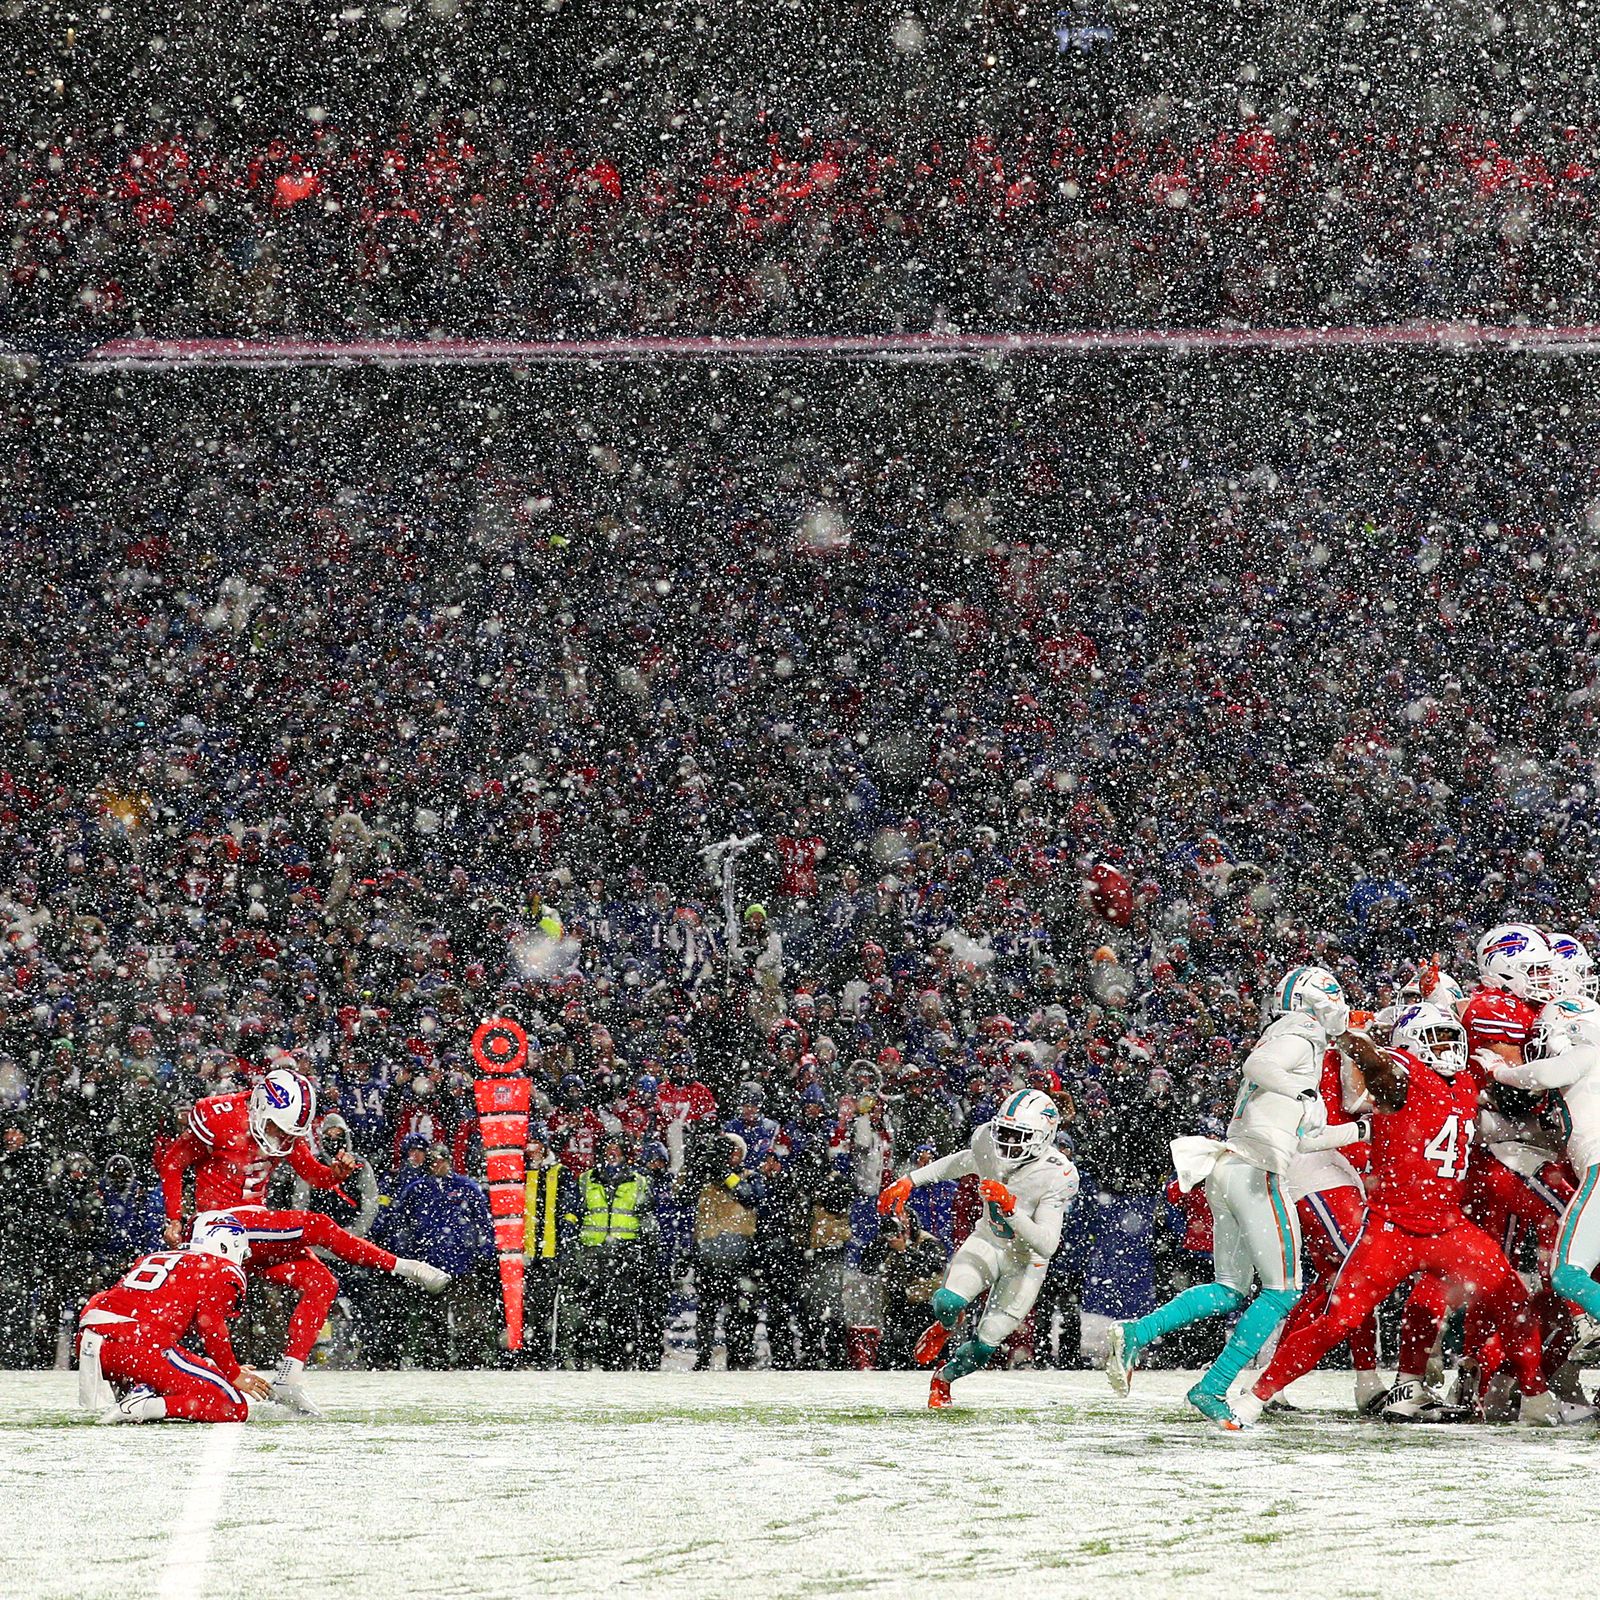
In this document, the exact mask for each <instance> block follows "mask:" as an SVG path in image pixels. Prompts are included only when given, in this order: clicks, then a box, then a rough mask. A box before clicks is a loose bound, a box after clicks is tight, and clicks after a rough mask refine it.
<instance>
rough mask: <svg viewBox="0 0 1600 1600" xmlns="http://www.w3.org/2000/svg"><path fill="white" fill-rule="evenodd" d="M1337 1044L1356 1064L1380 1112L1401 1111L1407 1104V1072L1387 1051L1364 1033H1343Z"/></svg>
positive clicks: (1335, 1041) (1336, 1041)
mask: <svg viewBox="0 0 1600 1600" xmlns="http://www.w3.org/2000/svg"><path fill="white" fill-rule="evenodd" d="M1334 1043H1335V1044H1336V1045H1338V1047H1339V1049H1340V1050H1342V1051H1343V1052H1344V1054H1345V1055H1346V1056H1348V1057H1349V1058H1350V1060H1351V1061H1353V1062H1354V1063H1355V1066H1356V1071H1357V1072H1359V1073H1360V1074H1361V1080H1362V1083H1363V1084H1364V1085H1365V1086H1366V1090H1367V1093H1368V1094H1370V1095H1371V1096H1372V1103H1373V1104H1374V1105H1375V1106H1376V1107H1377V1108H1378V1109H1379V1110H1380V1111H1398V1110H1399V1109H1400V1108H1401V1106H1403V1105H1404V1104H1405V1103H1406V1088H1407V1084H1408V1080H1407V1076H1406V1070H1405V1068H1404V1067H1403V1066H1401V1064H1400V1063H1399V1062H1398V1061H1397V1060H1396V1059H1395V1058H1394V1057H1393V1056H1392V1055H1390V1054H1389V1052H1388V1051H1387V1050H1385V1049H1383V1048H1382V1047H1381V1046H1379V1045H1375V1044H1374V1043H1373V1042H1372V1040H1370V1039H1369V1038H1368V1037H1367V1036H1366V1034H1364V1033H1354V1032H1351V1033H1342V1034H1340V1035H1339V1037H1338V1038H1337V1039H1336V1040H1334Z"/></svg>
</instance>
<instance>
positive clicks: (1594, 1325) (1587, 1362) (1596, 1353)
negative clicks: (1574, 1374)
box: [1567, 1314, 1600, 1371]
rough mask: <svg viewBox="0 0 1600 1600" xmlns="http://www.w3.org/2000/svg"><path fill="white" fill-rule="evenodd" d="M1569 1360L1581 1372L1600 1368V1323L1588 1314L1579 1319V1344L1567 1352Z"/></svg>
mask: <svg viewBox="0 0 1600 1600" xmlns="http://www.w3.org/2000/svg"><path fill="white" fill-rule="evenodd" d="M1567 1360H1568V1361H1569V1362H1570V1363H1571V1364H1572V1365H1573V1366H1575V1367H1577V1368H1579V1370H1580V1371H1581V1370H1582V1369H1583V1368H1584V1367H1595V1366H1600V1322H1596V1321H1595V1320H1594V1318H1593V1317H1591V1316H1589V1315H1587V1314H1585V1315H1584V1316H1581V1317H1579V1318H1578V1338H1577V1342H1576V1343H1575V1344H1574V1345H1573V1346H1572V1348H1571V1349H1570V1350H1569V1351H1568V1352H1567Z"/></svg>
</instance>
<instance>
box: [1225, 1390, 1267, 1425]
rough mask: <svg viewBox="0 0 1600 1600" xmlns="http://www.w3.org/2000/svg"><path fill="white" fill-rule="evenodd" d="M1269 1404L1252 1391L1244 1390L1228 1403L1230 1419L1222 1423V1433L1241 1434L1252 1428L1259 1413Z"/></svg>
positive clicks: (1259, 1417)
mask: <svg viewBox="0 0 1600 1600" xmlns="http://www.w3.org/2000/svg"><path fill="white" fill-rule="evenodd" d="M1268 1404H1269V1402H1268V1401H1265V1400H1263V1399H1261V1397H1260V1396H1259V1395H1257V1394H1256V1392H1255V1390H1254V1389H1246V1390H1245V1391H1244V1392H1243V1393H1242V1394H1236V1395H1234V1396H1233V1398H1232V1399H1231V1400H1229V1402H1228V1410H1229V1411H1230V1412H1231V1413H1232V1415H1231V1417H1230V1418H1229V1419H1228V1420H1227V1421H1225V1422H1223V1423H1222V1430H1223V1432H1224V1433H1243V1432H1244V1431H1245V1430H1246V1429H1248V1428H1253V1427H1254V1426H1255V1425H1256V1424H1257V1423H1258V1422H1259V1421H1260V1420H1261V1413H1262V1412H1263V1411H1265V1410H1266V1408H1267V1406H1268Z"/></svg>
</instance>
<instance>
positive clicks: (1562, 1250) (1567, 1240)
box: [1556, 1167, 1600, 1261]
mask: <svg viewBox="0 0 1600 1600" xmlns="http://www.w3.org/2000/svg"><path fill="white" fill-rule="evenodd" d="M1596 1179H1600V1167H1590V1168H1589V1170H1588V1171H1587V1172H1586V1173H1585V1174H1584V1177H1583V1186H1582V1188H1580V1189H1579V1190H1578V1192H1577V1194H1576V1196H1575V1197H1574V1198H1573V1201H1572V1203H1571V1204H1570V1205H1569V1206H1568V1207H1567V1220H1566V1221H1565V1222H1564V1223H1562V1225H1561V1237H1560V1238H1559V1239H1558V1240H1557V1241H1556V1260H1557V1261H1565V1260H1566V1259H1567V1252H1568V1251H1569V1250H1571V1248H1572V1236H1573V1235H1574V1234H1575V1233H1576V1232H1577V1231H1578V1223H1579V1221H1580V1220H1581V1218H1582V1216H1583V1208H1584V1207H1585V1206H1586V1205H1588V1203H1589V1201H1590V1200H1591V1199H1592V1198H1593V1196H1594V1186H1595V1180H1596Z"/></svg>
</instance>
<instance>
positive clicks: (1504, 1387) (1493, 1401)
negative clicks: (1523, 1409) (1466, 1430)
mask: <svg viewBox="0 0 1600 1600" xmlns="http://www.w3.org/2000/svg"><path fill="white" fill-rule="evenodd" d="M1521 1394H1522V1390H1521V1389H1520V1388H1519V1387H1518V1385H1517V1380H1516V1377H1515V1375H1514V1374H1512V1373H1510V1372H1497V1373H1495V1375H1494V1376H1493V1377H1492V1378H1490V1380H1489V1383H1488V1386H1487V1387H1486V1388H1485V1389H1484V1391H1483V1420H1484V1421H1485V1422H1515V1421H1516V1420H1517V1402H1518V1400H1519V1398H1520V1397H1521Z"/></svg>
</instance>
